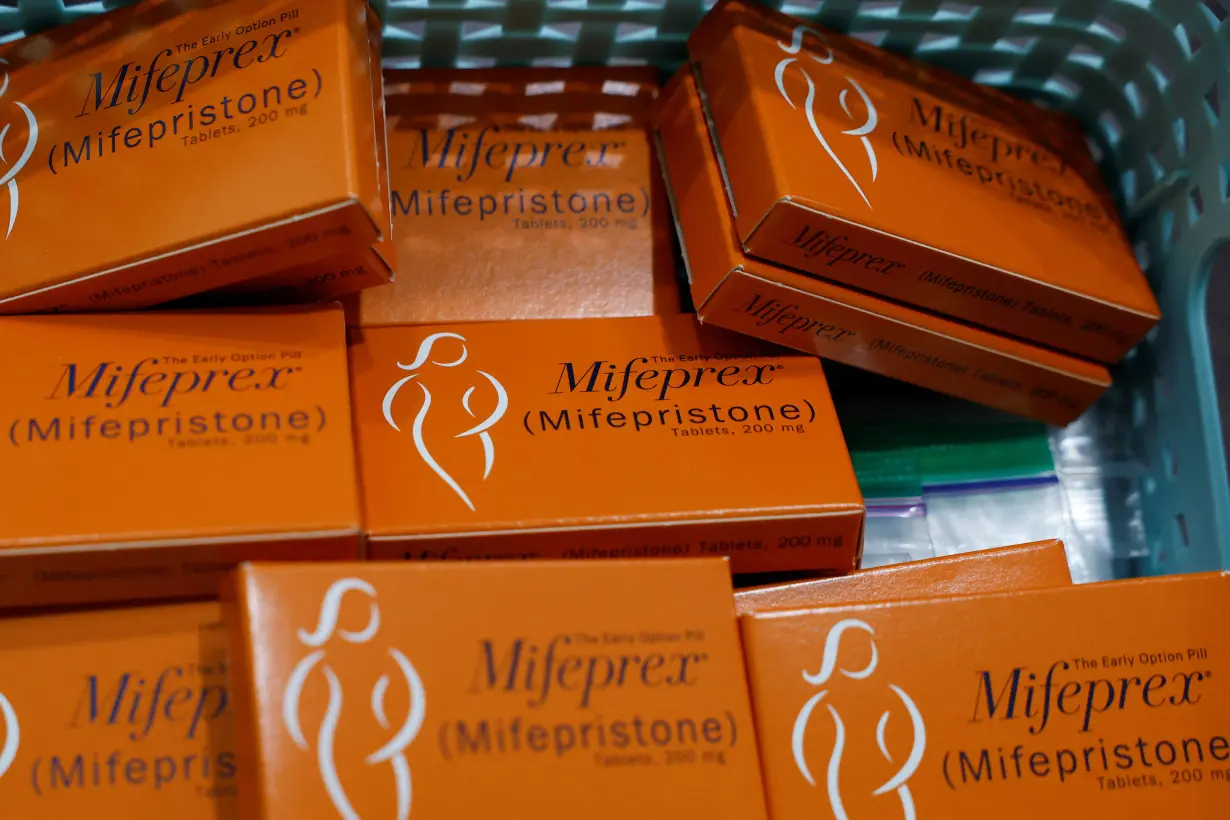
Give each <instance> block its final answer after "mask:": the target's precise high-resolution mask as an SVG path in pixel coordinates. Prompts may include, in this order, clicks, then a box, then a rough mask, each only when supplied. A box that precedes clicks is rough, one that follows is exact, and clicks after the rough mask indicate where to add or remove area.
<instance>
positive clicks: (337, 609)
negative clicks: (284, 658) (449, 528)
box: [282, 578, 427, 820]
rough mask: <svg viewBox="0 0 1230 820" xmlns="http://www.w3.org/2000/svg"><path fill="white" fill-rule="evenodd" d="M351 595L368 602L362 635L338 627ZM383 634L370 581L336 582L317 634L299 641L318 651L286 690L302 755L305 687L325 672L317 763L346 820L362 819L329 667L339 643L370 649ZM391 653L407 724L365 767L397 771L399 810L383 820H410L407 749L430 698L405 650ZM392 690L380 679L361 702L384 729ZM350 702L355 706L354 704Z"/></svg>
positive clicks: (288, 720) (340, 695)
mask: <svg viewBox="0 0 1230 820" xmlns="http://www.w3.org/2000/svg"><path fill="white" fill-rule="evenodd" d="M347 593H351V595H350V598H352V599H353V598H356V597H360V596H362V597H364V598H366V599H367V602H368V606H369V608H368V617H367V625H366V626H365V627H364V628H363V629H362V630H360V631H358V632H351V631H350V630H347V629H343V628H341V627H340V626H338V620H339V619H340V617H341V612H342V604H343V602H344V600H345V599H346V596H347ZM379 631H380V607H379V606H377V604H376V590H375V588H374V587H373V586H372V585H371V584H369V583H368V582H367V581H364V580H362V579H359V578H342V579H340V580H337V581H334V582H333V583H332V584H331V585H330V586H329V589H328V590H327V591H326V592H325V596H324V600H323V601H322V602H321V605H320V616H319V618H318V619H317V623H316V629H315V630H313V631H312V632H308V631H307V630H305V629H300V630H299V635H298V637H299V642H300V643H301V644H303V645H304V646H305V647H308V648H309V649H311V650H313V651H311V652H310V653H309V654H307V655H306V656H305V657H304V658H303V659H302V660H301V661H299V663H298V664H296V665H295V668H294V670H293V671H292V672H291V673H290V677H289V678H288V679H287V681H286V688H285V690H284V692H283V694H282V723H283V724H284V725H285V726H286V731H287V733H288V734H289V735H290V737H291V740H293V741H294V742H295V745H296V746H298V747H299V748H300V749H302V750H303V751H309V750H310V749H311V744H309V743H308V740H307V738H306V737H305V735H304V733H303V723H302V720H301V714H300V710H301V700H302V696H303V688H304V686H305V684H306V683H307V681H308V677H309V676H310V675H311V674H312V672H313V671H314V670H315V669H316V668H317V667H319V668H320V672H321V674H322V675H323V676H324V678H325V681H326V682H327V684H328V687H329V701H328V705H327V706H326V707H325V714H324V717H323V718H322V720H321V722H320V728H319V730H318V731H317V733H316V738H315V741H316V743H315V745H316V750H315V751H316V763H317V768H318V769H319V771H320V779H321V783H322V784H323V785H324V787H325V791H326V792H327V793H328V795H329V799H330V800H331V801H332V802H333V807H334V808H335V809H336V810H337V813H338V816H340V817H342V818H343V819H344V820H360V817H359V814H358V813H357V812H356V811H355V809H354V804H353V803H352V802H351V799H350V796H349V795H350V793H351V792H348V791H347V788H346V786H345V784H344V783H343V782H342V777H341V775H340V773H339V772H338V769H337V759H336V755H335V751H334V739H335V737H336V734H337V728H338V725H339V724H340V723H341V722H342V704H343V699H344V696H345V692H344V691H343V688H342V683H341V681H340V680H339V679H338V676H337V673H336V672H335V671H334V670H333V666H332V665H331V664H330V662H329V659H328V653H329V646H330V645H331V644H334V643H336V642H337V641H343V642H345V643H349V644H369V643H371V642H372V640H373V639H374V638H375V637H376V635H377V633H378V632H379ZM386 653H387V655H388V656H389V657H390V658H392V659H393V662H394V664H395V665H396V667H397V670H398V672H399V673H400V674H401V676H402V678H403V679H404V680H405V684H406V687H407V688H408V689H409V693H410V700H409V706H408V708H407V710H406V717H405V719H404V720H403V721H402V722H401V724H400V726H399V727H398V728H397V731H396V733H395V734H394V735H393V736H392V738H390V739H389V741H388V742H387V743H385V744H384V745H383V746H381V747H380V748H379V749H377V750H376V751H374V752H372V753H371V754H369V755H368V756H367V758H366V759H365V760H364V762H365V763H366V764H367V765H369V766H375V765H377V764H380V763H388V764H389V766H390V767H391V768H392V770H393V779H394V782H395V784H396V787H397V809H396V813H395V814H383V815H381V816H386V817H392V818H395V820H406V818H408V817H409V816H410V797H411V784H410V764H409V763H408V762H407V761H406V749H407V748H408V747H409V746H410V744H411V743H412V742H414V739H415V737H417V736H418V733H419V730H420V729H421V728H422V727H423V719H424V718H425V717H426V713H427V693H426V691H425V690H424V688H423V681H422V679H421V678H419V674H418V671H417V670H415V668H414V664H412V663H411V662H410V660H409V659H408V658H407V657H406V656H405V654H403V653H402V652H401V650H399V649H397V648H396V647H387V649H386ZM389 685H390V677H389V676H388V675H381V676H380V677H379V678H378V679H377V680H376V682H375V684H374V685H373V686H372V690H371V692H368V693H365V694H366V696H365V697H364V698H362V699H359V700H358V703H360V704H362V703H364V701H366V702H367V703H369V704H370V708H371V711H372V714H373V716H374V717H375V719H376V722H377V723H379V724H380V726H381V728H383V729H388V730H392V728H393V724H392V723H391V722H390V721H389V717H388V714H387V710H386V709H385V697H386V695H387V693H388V689H389ZM351 702H352V703H353V702H354V701H351Z"/></svg>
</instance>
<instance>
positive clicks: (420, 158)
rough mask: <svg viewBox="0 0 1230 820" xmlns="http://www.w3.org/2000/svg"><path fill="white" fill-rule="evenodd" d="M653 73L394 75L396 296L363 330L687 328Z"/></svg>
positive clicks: (369, 302) (368, 309)
mask: <svg viewBox="0 0 1230 820" xmlns="http://www.w3.org/2000/svg"><path fill="white" fill-rule="evenodd" d="M656 74H657V72H656V71H654V70H652V69H647V68H633V67H623V68H569V69H556V68H550V69H549V68H543V69H498V70H465V71H448V70H429V71H412V72H408V71H389V72H387V74H386V76H385V88H386V98H387V106H388V121H389V131H388V134H389V151H390V157H391V162H390V169H391V171H390V173H391V180H392V208H393V217H394V223H395V227H396V231H395V234H394V241H393V243H392V251H391V252H392V253H393V254H394V255H395V256H396V257H397V260H398V266H399V268H400V269H401V270H402V274H401V275H399V277H398V280H397V282H395V283H394V284H393V285H392V286H389V287H380V288H376V289H372V290H367V291H364V292H363V293H362V294H360V295H359V296H358V297H357V298H355V299H354V300H352V302H353V303H352V304H351V305H350V308H351V309H352V310H351V321H352V323H354V324H360V325H363V326H365V327H373V326H378V325H389V324H439V323H449V322H472V321H492V320H504V319H535V318H537V319H560V318H580V317H599V316H643V315H649V314H653V313H672V312H673V313H677V312H679V310H680V307H679V286H678V284H677V282H676V279H675V275H674V258H673V255H672V249H671V239H670V228H669V224H670V223H669V209H668V207H667V204H666V199H665V196H664V194H663V191H662V182H661V174H660V173H659V171H658V169H657V161H656V157H655V156H654V152H653V150H652V148H651V146H650V141H649V133H648V130H647V120H648V112H649V106H650V105H651V103H652V102H653V99H654V97H655V95H656V93H657V81H656Z"/></svg>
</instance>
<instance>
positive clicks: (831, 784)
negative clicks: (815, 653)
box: [791, 618, 927, 820]
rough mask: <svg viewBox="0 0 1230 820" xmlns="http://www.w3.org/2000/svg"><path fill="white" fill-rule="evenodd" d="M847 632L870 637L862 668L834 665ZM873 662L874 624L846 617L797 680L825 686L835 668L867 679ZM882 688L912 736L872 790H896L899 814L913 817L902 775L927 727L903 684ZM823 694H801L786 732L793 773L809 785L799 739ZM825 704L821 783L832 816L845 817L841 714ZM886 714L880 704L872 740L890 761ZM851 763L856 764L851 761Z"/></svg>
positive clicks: (909, 769) (915, 759)
mask: <svg viewBox="0 0 1230 820" xmlns="http://www.w3.org/2000/svg"><path fill="white" fill-rule="evenodd" d="M847 632H856V633H859V632H861V633H863V634H865V635H866V637H867V639H868V640H869V641H870V643H871V659H870V660H869V661H868V662H867V665H866V666H864V667H863V668H862V669H846V668H845V667H843V666H840V665H839V658H838V654H839V651H840V646H841V639H842V636H843V635H844V634H846V633H847ZM878 663H879V652H878V650H877V649H876V642H875V630H873V629H872V628H871V626H870V625H868V624H867V623H865V622H863V621H860V620H857V619H854V618H846V619H845V620H842V621H838V622H837V623H836V624H834V625H833V628H832V629H830V630H829V633H828V635H827V636H826V637H825V639H824V655H823V657H822V658H821V661H820V671H819V672H816V673H815V674H811V673H809V672H806V671H804V672H803V680H805V681H807V682H808V683H809V684H811V685H813V686H827V684H828V683H829V681H830V680H831V679H832V677H833V673H834V672H840V673H841V674H842V675H843V676H844V677H847V678H850V679H852V680H867V679H869V678H870V677H871V676H872V674H873V673H874V672H875V671H876V665H877V664H878ZM888 688H889V690H890V691H892V693H893V694H894V695H895V696H896V699H897V700H898V701H899V702H900V703H901V706H902V707H903V708H904V711H905V715H906V717H907V718H908V719H909V722H910V726H911V728H912V730H913V736H914V741H913V743H912V745H911V747H910V750H909V752H908V753H906V754H905V755H904V762H903V763H902V764H901V766H900V768H899V769H897V771H896V773H895V774H893V775H892V777H890V778H889V779H888V780H887V781H885V782H884V783H883V784H882V785H880V786H878V787H877V788H875V789H874V790H873V791H872V794H873V795H874V796H877V797H878V796H880V795H884V794H888V793H889V792H896V794H897V798H898V799H899V800H900V802H901V810H902V817H903V818H904V820H915V818H916V816H917V815H916V814H915V811H914V798H913V796H912V795H911V794H910V787H909V786H908V785H907V781H909V779H910V778H911V777H912V776H913V775H914V772H916V771H918V767H919V765H920V764H921V763H922V758H923V752H924V751H925V750H926V748H927V727H926V725H925V724H924V723H923V718H922V714H921V713H920V712H919V711H918V707H917V706H916V705H915V704H914V700H913V699H912V698H911V697H910V696H909V695H908V694H906V693H905V691H904V690H902V689H901V688H900V687H898V686H896V685H894V684H891V683H890V684H888ZM828 695H829V691H828V689H821V690H820V691H819V692H817V693H816V694H814V695H812V696H811V697H809V698H808V699H807V701H806V702H805V703H804V704H803V707H802V708H801V709H800V710H799V714H798V717H796V718H795V721H794V731H793V733H792V735H791V752H792V753H793V755H794V762H795V765H796V766H798V769H799V773H800V774H802V775H803V778H804V779H805V780H806V781H807V782H808V783H810V784H811V785H813V786H814V785H816V781H815V778H814V777H813V776H812V772H811V767H810V766H809V765H808V762H807V754H806V748H805V742H804V741H805V740H806V735H807V729H808V724H809V723H810V721H811V717H812V713H813V712H814V711H815V709H816V707H817V706H818V705H819V704H820V702H821V701H823V700H824V699H825V698H826V697H828ZM825 708H826V709H827V710H828V713H829V716H830V717H831V718H832V721H833V745H832V749H831V751H830V752H829V759H828V765H827V767H826V772H825V775H826V777H825V789H826V791H827V792H828V798H829V806H830V807H831V808H832V810H833V817H834V820H849V816H848V815H847V814H846V808H845V801H844V800H843V799H842V791H841V790H842V783H841V766H842V763H843V762H844V756H845V750H846V722H845V721H844V720H843V719H842V717H841V712H840V711H839V710H838V709H837V707H835V706H834V705H833V704H832V703H826V704H825ZM890 714H891V712H890V711H887V710H886V711H885V712H884V713H883V714H882V715H880V720H879V722H878V723H877V724H876V745H877V746H879V749H880V754H882V755H883V756H884V759H885V760H886V761H888V762H889V763H895V759H894V756H893V754H892V753H891V752H890V751H889V749H888V744H887V743H886V737H885V731H886V729H887V728H888V721H889V716H890ZM901 757H902V756H901V755H897V757H896V759H901ZM855 766H856V767H857V766H858V763H857V761H856V762H855ZM878 816H887V815H878Z"/></svg>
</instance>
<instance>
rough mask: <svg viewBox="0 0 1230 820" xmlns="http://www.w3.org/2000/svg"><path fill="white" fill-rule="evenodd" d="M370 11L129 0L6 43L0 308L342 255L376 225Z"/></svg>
mask: <svg viewBox="0 0 1230 820" xmlns="http://www.w3.org/2000/svg"><path fill="white" fill-rule="evenodd" d="M373 17H374V15H372V14H371V13H370V12H369V10H368V6H367V3H366V2H363V0H324V2H318V3H311V4H307V5H305V4H302V3H294V2H292V0H227V1H226V2H217V0H146V2H142V3H139V4H137V5H134V6H131V7H127V8H122V9H117V10H115V11H112V12H109V13H108V14H105V15H101V16H98V17H90V18H89V19H86V20H82V21H80V22H78V23H75V24H73V25H70V26H66V27H63V28H59V29H52V30H49V31H46V32H43V33H40V34H37V35H35V36H33V37H27V38H25V39H22V40H18V41H16V42H14V43H11V44H9V45H7V46H5V47H4V48H3V50H0V59H3V60H4V61H5V62H6V63H7V65H4V66H2V67H4V68H6V69H7V74H6V75H5V77H4V79H3V82H0V88H2V89H3V94H0V106H5V105H7V106H8V109H7V111H8V116H7V118H6V120H5V121H6V122H9V123H10V124H11V125H12V126H13V127H12V128H11V129H7V130H6V131H5V135H4V138H3V140H2V142H3V143H4V146H3V147H4V148H5V156H7V157H8V158H9V164H8V165H7V167H6V172H5V173H4V174H3V175H0V180H2V181H3V182H4V183H5V184H6V185H7V188H6V189H5V193H4V195H3V196H0V200H2V201H0V224H3V225H4V226H5V228H4V229H5V238H4V239H3V240H2V241H3V247H4V254H5V262H6V269H7V270H8V271H9V274H8V275H7V276H6V277H5V282H4V284H3V285H0V312H2V313H26V312H47V311H53V312H54V311H74V312H77V311H89V310H121V309H127V308H135V307H144V306H148V305H153V304H157V303H159V302H165V301H169V300H172V299H177V298H180V297H184V296H187V295H190V294H193V293H199V292H201V291H204V290H208V289H211V288H217V287H222V286H225V285H228V284H231V283H234V282H239V281H242V280H245V279H250V278H254V277H256V276H258V275H263V274H273V273H276V272H278V271H280V270H287V269H291V268H295V267H298V266H301V265H305V264H308V263H310V262H313V261H314V260H320V259H326V258H330V257H336V256H340V255H344V254H354V255H355V256H356V257H360V258H361V257H362V256H363V255H364V254H366V253H367V252H368V251H369V250H370V248H371V247H372V246H373V245H374V244H375V243H376V242H377V241H378V240H379V239H380V238H381V236H382V234H387V233H388V201H387V199H388V191H387V187H386V185H385V184H384V183H382V182H381V169H380V158H379V153H380V151H381V148H382V147H383V142H382V140H381V139H378V138H377V137H378V131H377V128H378V127H379V122H378V102H379V97H378V96H374V95H376V92H377V91H378V90H379V83H380V77H379V74H378V73H374V72H373V66H374V64H375V61H376V59H377V58H376V56H375V55H373V53H372V49H373V47H374V44H378V33H376V32H375V31H374V29H373V28H372V27H373V26H376V25H377V24H376V23H373V22H370V21H371V20H372V18H373ZM66 231H67V233H66ZM386 278H387V277H386Z"/></svg>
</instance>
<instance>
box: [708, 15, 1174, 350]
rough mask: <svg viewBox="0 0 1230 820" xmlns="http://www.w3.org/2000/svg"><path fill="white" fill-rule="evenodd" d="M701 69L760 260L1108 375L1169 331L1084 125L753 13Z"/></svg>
mask: <svg viewBox="0 0 1230 820" xmlns="http://www.w3.org/2000/svg"><path fill="white" fill-rule="evenodd" d="M688 53H689V57H690V59H691V62H692V65H693V67H694V69H695V75H696V78H697V82H698V83H699V85H700V86H701V95H702V99H703V102H704V106H705V110H706V120H707V123H708V125H709V129H708V130H709V133H710V135H711V137H712V141H713V145H714V147H715V149H716V151H717V154H718V156H719V158H720V162H721V167H722V178H723V181H724V183H725V188H726V193H727V198H728V199H729V202H730V209H731V211H732V212H733V214H734V224H735V228H736V231H737V233H738V236H739V239H740V241H741V243H742V246H743V248H744V249H745V250H746V251H747V253H748V254H749V255H751V256H756V257H759V258H762V259H766V260H769V261H772V262H776V263H778V264H781V265H784V266H788V267H791V268H795V269H797V270H799V271H802V272H804V273H806V274H808V275H810V276H817V277H822V278H824V279H827V280H831V281H836V282H840V283H841V284H843V285H849V286H854V287H857V288H861V289H863V290H866V291H868V292H871V293H875V294H878V295H881V296H886V297H889V298H891V299H894V300H897V301H900V302H903V303H906V304H910V305H913V306H916V307H921V308H925V309H927V310H931V311H935V312H937V313H940V314H943V315H946V316H948V317H951V318H954V319H958V320H961V321H965V322H970V323H974V324H978V325H981V326H984V327H987V328H990V329H993V330H995V331H997V332H1000V333H1004V334H1007V335H1012V336H1017V337H1020V338H1023V339H1026V340H1029V341H1032V342H1036V343H1039V344H1043V345H1047V346H1051V347H1055V348H1057V349H1060V350H1064V351H1066V352H1069V353H1073V354H1076V355H1080V356H1086V357H1089V358H1092V359H1095V360H1098V361H1103V362H1115V361H1118V360H1119V359H1120V358H1121V357H1122V356H1123V355H1124V354H1125V353H1127V351H1128V350H1130V349H1131V348H1132V347H1133V346H1134V345H1135V344H1136V342H1138V341H1140V339H1141V338H1142V337H1143V336H1144V334H1145V333H1146V332H1147V331H1148V330H1149V329H1150V328H1151V327H1153V325H1155V324H1156V323H1157V320H1158V317H1159V312H1158V305H1157V300H1156V299H1155V298H1154V296H1153V294H1152V292H1151V291H1150V289H1149V285H1148V282H1147V281H1146V280H1145V277H1144V274H1143V273H1142V272H1141V270H1140V266H1139V264H1138V263H1137V261H1136V257H1135V254H1134V253H1133V251H1132V248H1131V246H1130V244H1129V243H1128V240H1127V235H1126V232H1125V231H1124V229H1123V227H1122V226H1121V225H1120V224H1119V221H1118V217H1117V214H1116V213H1115V207H1114V205H1113V203H1112V201H1111V199H1110V196H1109V194H1108V193H1107V190H1106V186H1105V184H1104V183H1103V181H1102V179H1101V176H1100V173H1099V170H1098V168H1097V166H1096V165H1095V163H1094V161H1093V159H1092V157H1091V156H1090V154H1089V149H1088V147H1087V146H1086V144H1085V140H1084V137H1083V135H1082V134H1081V132H1080V128H1079V126H1077V124H1076V123H1075V122H1074V121H1071V120H1069V119H1066V118H1064V117H1062V116H1060V115H1058V114H1056V113H1055V112H1052V111H1046V110H1043V109H1042V108H1039V107H1037V106H1034V105H1031V104H1030V103H1028V102H1025V101H1023V100H1019V99H1016V98H1013V97H1010V96H1008V95H1006V94H1003V93H1002V92H999V91H997V90H994V89H990V88H987V87H985V86H979V85H976V84H974V83H972V82H970V81H968V80H966V79H964V78H961V77H958V76H956V75H954V74H949V73H947V72H945V71H942V70H939V69H935V68H932V67H930V66H928V65H926V64H924V63H921V62H917V61H912V60H908V59H906V58H904V57H900V56H898V55H895V54H891V53H889V52H887V51H883V50H881V49H878V48H876V47H874V46H871V45H868V44H867V43H864V42H860V41H859V40H857V39H854V38H852V37H847V36H845V35H842V34H838V33H836V32H831V31H825V30H822V29H819V28H817V27H815V26H812V25H810V24H808V23H806V22H804V21H803V20H800V19H798V18H795V17H790V16H787V15H785V14H781V13H780V12H777V11H773V10H771V9H769V8H768V7H767V6H762V5H760V4H759V3H748V2H743V0H727V2H723V3H719V4H718V5H717V6H716V7H715V8H714V9H713V10H712V11H711V12H710V13H709V14H708V15H707V16H706V17H705V19H704V20H703V21H702V22H701V24H700V25H699V26H698V27H697V29H696V30H695V31H694V32H693V33H692V35H691V36H690V37H689V39H688Z"/></svg>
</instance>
